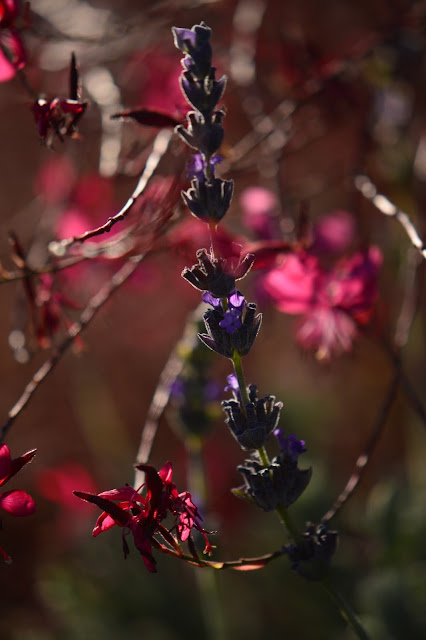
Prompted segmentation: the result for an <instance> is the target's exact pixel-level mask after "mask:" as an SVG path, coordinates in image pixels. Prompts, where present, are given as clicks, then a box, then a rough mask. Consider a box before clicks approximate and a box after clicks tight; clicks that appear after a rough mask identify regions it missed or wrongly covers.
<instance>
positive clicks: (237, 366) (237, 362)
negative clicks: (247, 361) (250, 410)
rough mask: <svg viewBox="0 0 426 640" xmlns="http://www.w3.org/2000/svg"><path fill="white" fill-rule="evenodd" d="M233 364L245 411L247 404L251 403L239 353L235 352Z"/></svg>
mask: <svg viewBox="0 0 426 640" xmlns="http://www.w3.org/2000/svg"><path fill="white" fill-rule="evenodd" d="M232 363H233V365H234V371H235V375H236V376H237V380H238V386H239V388H240V394H241V400H242V408H243V409H244V410H245V406H246V404H248V403H249V397H248V393H247V386H246V381H245V379H244V372H243V363H242V360H241V356H240V354H239V353H238V352H237V351H234V354H233V356H232Z"/></svg>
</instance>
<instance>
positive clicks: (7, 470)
mask: <svg viewBox="0 0 426 640" xmlns="http://www.w3.org/2000/svg"><path fill="white" fill-rule="evenodd" d="M35 453H36V449H33V450H32V451H28V452H27V453H24V455H22V456H20V457H19V458H14V459H12V458H11V456H10V450H9V447H8V446H7V445H6V444H2V445H0V487H2V486H3V485H4V484H6V482H8V480H10V478H11V477H12V476H14V475H15V473H18V471H20V470H21V469H22V467H23V466H24V465H26V464H27V463H28V462H30V460H32V458H33V457H34V455H35ZM0 507H1V508H2V509H3V510H4V511H6V512H7V513H10V515H12V516H15V517H17V518H22V517H24V516H30V515H31V514H33V513H34V511H35V510H36V504H35V502H34V500H33V499H32V497H31V496H29V495H28V493H25V491H19V490H12V491H5V492H4V493H1V494H0ZM0 524H1V523H0ZM0 553H1V555H2V556H3V558H4V560H5V562H8V563H9V562H11V558H10V556H9V555H8V554H7V553H6V552H5V551H4V549H3V548H2V547H0Z"/></svg>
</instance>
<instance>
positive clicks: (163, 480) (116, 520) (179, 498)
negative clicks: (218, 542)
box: [74, 462, 212, 573]
mask: <svg viewBox="0 0 426 640" xmlns="http://www.w3.org/2000/svg"><path fill="white" fill-rule="evenodd" d="M136 468H137V469H139V470H141V471H143V472H144V473H145V477H146V482H145V483H144V484H143V485H142V486H141V487H140V488H139V489H138V491H136V490H135V489H133V488H132V487H129V486H125V487H121V488H120V489H112V490H111V491H104V492H102V493H99V494H98V495H94V494H90V493H83V492H81V491H74V494H75V495H76V496H77V497H78V498H81V499H82V500H87V501H88V502H91V503H92V504H96V505H97V506H98V507H100V508H101V509H103V513H101V515H100V516H99V518H98V519H97V521H96V525H95V528H94V529H93V535H94V536H98V535H99V534H100V533H102V532H103V531H107V530H108V529H111V528H112V527H114V526H115V525H118V526H120V527H123V551H124V556H125V557H127V555H128V553H129V548H128V545H127V542H126V536H127V535H128V533H131V534H132V535H133V539H134V543H135V546H136V548H137V549H138V551H139V553H140V554H141V556H142V559H143V561H144V563H145V566H146V568H147V569H148V571H150V572H151V573H155V572H156V561H155V559H154V557H153V555H152V547H153V546H155V547H156V548H160V549H161V548H164V547H163V545H161V543H160V542H159V541H158V540H157V539H156V538H154V536H155V535H156V534H158V535H160V536H162V538H163V539H164V540H166V542H168V544H169V545H170V546H171V547H172V548H174V549H176V547H177V546H178V543H177V541H176V540H175V538H174V536H173V535H172V531H173V529H176V530H177V533H178V537H179V538H180V540H181V541H182V542H185V540H187V539H188V538H189V536H190V533H191V531H192V529H197V531H199V532H200V533H201V534H202V535H203V537H204V540H205V542H206V547H205V550H204V553H210V552H211V550H212V548H211V545H210V543H209V541H208V538H207V533H206V531H205V530H204V529H203V528H202V527H201V523H200V521H201V517H200V514H199V513H198V510H197V507H196V506H195V505H194V503H193V502H192V498H191V495H190V494H189V493H188V492H187V491H184V492H183V493H178V491H177V489H176V485H175V484H174V483H173V482H172V465H171V463H170V462H167V463H166V464H165V465H164V467H162V468H161V469H160V470H159V471H158V472H157V471H156V470H155V469H154V467H152V466H150V465H147V464H140V465H137V467H136ZM144 487H145V488H146V491H145V494H144V495H143V494H142V493H141V491H142V489H143V488H144ZM168 513H170V514H172V516H174V519H175V523H174V525H173V527H172V528H171V529H166V528H165V527H164V526H163V525H162V524H161V522H162V521H163V520H164V519H165V518H166V516H167V515H168Z"/></svg>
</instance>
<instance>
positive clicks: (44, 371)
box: [0, 254, 144, 442]
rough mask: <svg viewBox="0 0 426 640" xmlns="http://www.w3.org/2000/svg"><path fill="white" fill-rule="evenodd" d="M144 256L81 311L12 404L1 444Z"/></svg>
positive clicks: (127, 264) (0, 436) (133, 260)
mask: <svg viewBox="0 0 426 640" xmlns="http://www.w3.org/2000/svg"><path fill="white" fill-rule="evenodd" d="M143 258H144V254H141V255H139V256H133V257H131V258H129V260H128V261H127V262H125V264H124V265H123V266H122V267H121V268H120V269H119V270H118V271H117V272H116V273H115V274H114V275H113V277H112V278H111V280H110V281H109V282H108V283H107V284H105V285H104V286H103V287H102V288H101V289H100V290H99V291H98V293H97V294H96V295H95V296H94V297H93V298H92V299H91V300H90V302H89V304H88V305H87V307H86V308H85V309H84V310H83V312H82V313H81V316H80V320H79V321H78V322H75V323H74V324H73V325H72V326H71V327H70V329H69V330H68V332H67V336H66V338H65V339H64V340H63V342H62V343H61V344H60V345H59V346H58V347H57V349H56V351H55V352H54V353H53V355H52V356H51V357H50V358H49V359H48V360H46V362H45V363H44V364H43V365H42V366H41V367H40V368H39V369H38V371H36V373H35V374H34V375H33V377H32V379H31V380H30V382H29V383H28V384H27V386H26V387H25V389H24V391H23V393H22V395H21V396H20V398H19V399H18V401H17V402H16V403H15V404H14V406H13V407H12V408H11V410H10V411H9V413H8V419H7V421H6V423H5V424H4V425H3V427H2V429H1V431H0V442H2V441H3V440H4V438H5V436H6V434H7V433H8V431H9V429H10V428H11V426H12V424H13V423H14V422H15V420H16V418H17V417H18V415H19V414H20V413H21V412H22V410H23V409H24V408H25V407H26V406H27V405H28V403H29V401H30V400H31V398H32V397H33V395H34V393H35V392H36V391H37V389H38V388H39V387H40V384H41V383H42V382H43V380H45V378H46V377H47V376H48V374H49V373H50V372H51V371H53V369H54V368H55V366H56V365H57V364H58V362H59V361H60V359H61V358H62V356H63V355H64V353H65V352H66V351H67V349H68V348H69V347H70V346H71V344H72V343H73V342H74V339H75V338H76V337H77V336H78V335H79V334H80V333H81V332H82V331H83V329H84V328H85V327H87V325H88V324H89V322H90V321H91V320H92V318H93V317H94V316H95V315H96V313H97V312H98V311H99V310H100V309H101V307H102V306H103V305H104V304H105V302H106V301H107V300H109V298H110V297H111V295H112V294H113V293H114V291H116V290H117V289H118V288H119V287H121V285H122V284H123V283H124V282H125V281H126V280H127V279H128V278H129V277H130V276H131V275H132V273H133V272H134V271H135V269H136V268H137V266H138V265H139V263H140V262H141V261H142V260H143Z"/></svg>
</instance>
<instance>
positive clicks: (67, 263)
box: [0, 256, 91, 284]
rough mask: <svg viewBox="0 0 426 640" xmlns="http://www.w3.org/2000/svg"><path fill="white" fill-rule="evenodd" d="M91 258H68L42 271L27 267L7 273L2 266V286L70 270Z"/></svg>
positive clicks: (0, 274)
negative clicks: (45, 274)
mask: <svg viewBox="0 0 426 640" xmlns="http://www.w3.org/2000/svg"><path fill="white" fill-rule="evenodd" d="M90 259H91V258H89V256H74V257H72V258H66V259H64V260H62V261H61V262H57V263H55V264H48V265H46V266H44V267H41V268H40V269H33V268H31V267H28V266H27V267H25V269H22V270H18V271H7V270H6V269H4V267H2V266H1V265H0V284H4V283H6V282H16V280H23V279H24V278H28V277H31V276H41V275H43V274H44V273H56V272H57V271H62V270H63V269H68V268H69V267H73V266H74V265H75V264H78V263H80V262H83V260H90Z"/></svg>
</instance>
